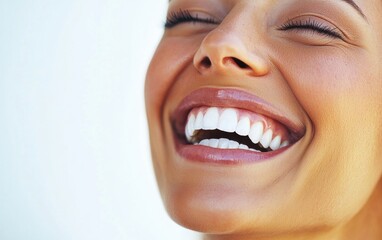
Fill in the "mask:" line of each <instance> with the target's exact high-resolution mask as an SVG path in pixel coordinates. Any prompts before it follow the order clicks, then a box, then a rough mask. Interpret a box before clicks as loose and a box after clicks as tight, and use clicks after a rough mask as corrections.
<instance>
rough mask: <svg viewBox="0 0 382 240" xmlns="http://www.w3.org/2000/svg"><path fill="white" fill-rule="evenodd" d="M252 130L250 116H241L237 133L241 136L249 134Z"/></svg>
mask: <svg viewBox="0 0 382 240" xmlns="http://www.w3.org/2000/svg"><path fill="white" fill-rule="evenodd" d="M250 130H251V122H250V120H249V117H243V118H241V119H240V121H239V122H238V123H237V126H236V133H237V134H239V135H240V136H248V134H249V131H250Z"/></svg>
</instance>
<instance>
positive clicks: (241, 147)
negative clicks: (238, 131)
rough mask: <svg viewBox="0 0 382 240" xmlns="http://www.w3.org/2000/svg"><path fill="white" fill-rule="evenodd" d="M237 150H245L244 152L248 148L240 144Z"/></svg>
mask: <svg viewBox="0 0 382 240" xmlns="http://www.w3.org/2000/svg"><path fill="white" fill-rule="evenodd" d="M239 148H240V149H245V150H247V149H249V147H248V146H247V145H245V144H240V145H239Z"/></svg>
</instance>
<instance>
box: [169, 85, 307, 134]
mask: <svg viewBox="0 0 382 240" xmlns="http://www.w3.org/2000/svg"><path fill="white" fill-rule="evenodd" d="M202 106H213V107H232V108H239V109H244V110H248V111H251V112H254V113H257V114H261V115H264V116H266V117H269V118H272V119H274V120H276V121H278V122H280V123H281V124H283V125H284V126H285V127H286V128H287V129H288V130H289V132H290V134H291V135H290V136H291V138H292V139H291V140H292V141H293V142H294V141H297V140H299V139H300V138H301V137H302V136H303V135H304V134H305V129H306V128H305V126H304V125H303V124H302V123H301V122H299V121H296V120H295V121H293V120H291V119H290V118H288V117H287V115H286V114H285V113H284V112H282V111H280V110H279V109H278V108H276V107H274V106H273V105H272V104H270V103H268V102H267V101H265V100H263V99H261V98H260V97H258V96H255V95H253V94H251V93H248V92H246V91H243V90H238V89H232V88H211V87H208V88H200V89H197V90H195V91H193V92H191V93H190V94H189V95H187V96H186V97H185V98H184V99H183V100H182V101H181V102H180V104H179V105H178V106H177V108H176V109H175V110H174V111H173V112H172V114H171V116H170V118H171V119H170V120H171V123H172V125H173V127H174V130H175V132H176V134H177V135H180V136H184V128H185V125H186V121H187V116H188V113H189V112H190V111H191V110H192V109H193V108H197V107H202Z"/></svg>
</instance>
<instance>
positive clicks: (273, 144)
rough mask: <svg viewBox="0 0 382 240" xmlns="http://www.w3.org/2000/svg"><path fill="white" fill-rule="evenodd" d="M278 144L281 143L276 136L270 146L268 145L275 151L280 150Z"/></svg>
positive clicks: (279, 138)
mask: <svg viewBox="0 0 382 240" xmlns="http://www.w3.org/2000/svg"><path fill="white" fill-rule="evenodd" d="M280 143H281V137H280V136H277V137H275V138H274V139H273V140H272V142H271V144H269V147H270V148H271V149H272V150H277V149H279V148H280Z"/></svg>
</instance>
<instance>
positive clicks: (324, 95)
mask: <svg viewBox="0 0 382 240" xmlns="http://www.w3.org/2000/svg"><path fill="white" fill-rule="evenodd" d="M348 52H349V51H348ZM355 52H356V53H355V54H354V53H353V52H352V55H350V54H346V51H345V50H344V49H340V48H335V47H326V49H322V50H321V49H311V50H307V51H305V52H304V53H303V54H300V55H296V54H294V55H291V57H289V59H288V61H286V62H288V63H289V65H288V66H286V67H285V69H293V71H290V72H288V71H287V72H288V73H287V75H288V77H287V81H288V83H289V85H290V86H291V88H292V90H293V91H294V93H295V95H296V97H297V98H298V99H299V102H300V103H301V105H303V108H304V109H305V110H306V112H307V113H308V115H309V116H310V118H311V119H312V121H313V124H314V125H315V127H316V128H318V129H320V128H321V127H322V128H327V129H331V128H333V127H336V129H338V128H337V127H340V128H343V127H346V125H347V124H352V123H355V122H357V121H361V120H362V119H364V118H365V116H368V117H370V118H369V120H371V121H373V120H377V119H374V118H375V116H374V115H375V110H377V109H378V107H379V106H378V105H380V103H379V102H380V99H381V97H380V96H381V94H382V91H381V90H382V88H381V87H382V84H381V80H380V79H379V67H378V66H376V65H377V64H376V62H377V61H376V60H375V59H373V58H372V57H370V56H368V55H367V54H366V53H364V52H362V51H359V52H357V51H355ZM284 59H286V58H284ZM361 112H362V113H364V114H366V115H364V116H362V117H361V116H357V115H360V114H358V113H361ZM369 114H370V116H369ZM344 123H345V125H344ZM336 124H338V126H335V125H336Z"/></svg>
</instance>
